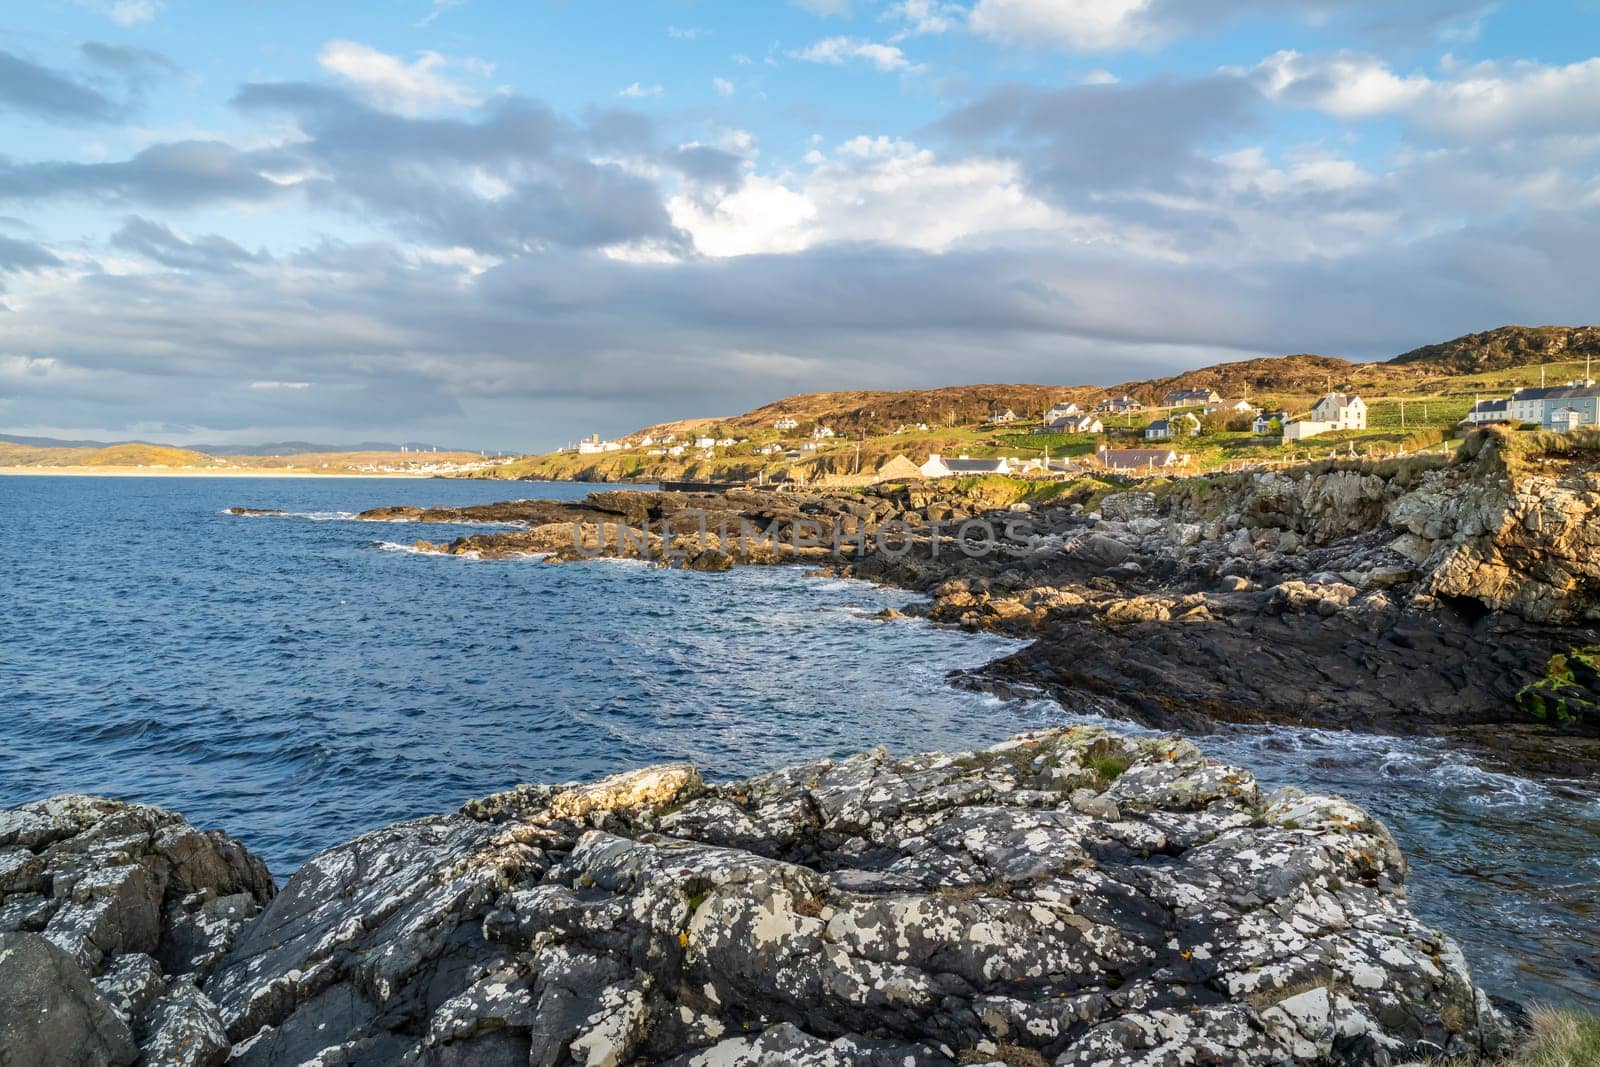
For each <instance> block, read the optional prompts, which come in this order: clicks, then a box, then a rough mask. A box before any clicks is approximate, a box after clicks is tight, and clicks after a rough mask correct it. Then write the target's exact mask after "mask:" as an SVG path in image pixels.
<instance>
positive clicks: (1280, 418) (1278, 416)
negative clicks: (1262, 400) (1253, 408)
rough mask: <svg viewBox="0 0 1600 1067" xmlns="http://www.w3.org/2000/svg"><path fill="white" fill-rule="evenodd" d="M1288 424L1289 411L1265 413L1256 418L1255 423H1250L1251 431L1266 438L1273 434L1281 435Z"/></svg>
mask: <svg viewBox="0 0 1600 1067" xmlns="http://www.w3.org/2000/svg"><path fill="white" fill-rule="evenodd" d="M1288 422H1289V413H1288V412H1287V411H1263V412H1261V413H1260V414H1259V415H1257V416H1256V417H1255V421H1254V422H1252V423H1250V429H1251V430H1252V431H1253V432H1254V433H1256V434H1258V435H1260V436H1263V437H1265V436H1267V435H1268V434H1273V433H1279V434H1281V433H1282V432H1283V428H1284V426H1285V425H1287V424H1288Z"/></svg>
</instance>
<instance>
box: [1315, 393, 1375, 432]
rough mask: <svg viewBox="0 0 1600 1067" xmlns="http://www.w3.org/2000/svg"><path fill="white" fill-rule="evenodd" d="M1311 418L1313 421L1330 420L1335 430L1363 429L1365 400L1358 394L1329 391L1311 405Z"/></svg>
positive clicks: (1365, 413)
mask: <svg viewBox="0 0 1600 1067" xmlns="http://www.w3.org/2000/svg"><path fill="white" fill-rule="evenodd" d="M1311 418H1312V420H1313V421H1315V422H1331V423H1333V426H1334V429H1336V430H1365V429H1366V428H1367V402H1366V401H1365V400H1362V399H1361V398H1360V397H1359V396H1351V395H1349V394H1346V393H1329V394H1328V395H1327V396H1325V397H1323V398H1322V399H1321V400H1318V401H1317V402H1316V404H1315V405H1314V406H1313V407H1312V409H1311Z"/></svg>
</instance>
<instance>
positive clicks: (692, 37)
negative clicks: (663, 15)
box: [667, 26, 711, 41]
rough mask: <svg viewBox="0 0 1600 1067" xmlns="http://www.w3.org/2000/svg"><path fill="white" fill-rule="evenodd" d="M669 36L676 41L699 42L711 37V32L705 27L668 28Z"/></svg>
mask: <svg viewBox="0 0 1600 1067" xmlns="http://www.w3.org/2000/svg"><path fill="white" fill-rule="evenodd" d="M667 36H668V37H671V38H672V39H673V40H674V41H698V40H700V38H702V37H710V36H711V31H710V30H708V29H706V28H705V27H704V26H668V27H667Z"/></svg>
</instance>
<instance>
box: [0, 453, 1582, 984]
mask: <svg viewBox="0 0 1600 1067" xmlns="http://www.w3.org/2000/svg"><path fill="white" fill-rule="evenodd" d="M585 492H587V487H583V486H571V485H530V484H507V483H492V482H487V483H486V482H466V481H410V480H396V479H220V478H217V479H213V478H170V479H169V478H51V477H28V478H0V583H3V584H0V589H3V591H4V594H3V598H0V599H3V601H4V604H3V607H4V610H3V611H0V729H3V730H4V734H5V737H6V744H5V745H4V746H0V806H11V805H15V804H18V803H22V802H25V801H28V800H34V799H37V798H39V797H43V796H48V795H50V794H52V793H57V792H63V791H69V790H70V791H80V792H90V793H99V794H104V795H109V796H118V797H124V798H128V799H136V800H142V801H148V802H151V803H156V804H160V805H163V806H165V807H169V808H173V809H175V810H177V811H180V812H183V813H184V814H185V815H186V816H188V817H189V818H190V819H191V820H192V821H194V822H195V823H197V824H198V825H201V826H204V827H220V828H224V829H226V830H228V831H229V832H230V833H232V834H234V835H235V836H237V837H239V838H240V839H241V840H243V841H244V842H245V844H247V845H248V846H249V847H250V848H252V849H254V850H255V851H257V852H259V853H260V854H261V855H263V856H264V857H265V858H266V859H267V860H268V862H269V863H270V864H271V866H272V868H273V870H274V873H275V874H276V875H277V876H278V878H279V879H280V881H281V880H282V879H283V878H284V877H285V876H287V875H288V874H289V873H290V872H291V871H292V870H293V869H294V868H295V866H297V865H298V864H299V863H301V862H302V861H303V860H304V859H305V858H306V857H307V856H309V855H310V854H312V853H313V852H315V851H317V850H319V849H321V848H324V847H326V846H328V845H331V844H335V843H337V842H339V841H343V840H346V839H348V838H350V837H352V836H354V835H356V834H358V833H361V832H363V831H365V830H370V829H372V828H374V827H377V826H380V825H383V824H385V823H388V822H392V821H394V820H397V819H404V818H410V817H414V816H419V815H429V814H437V813H442V812H447V811H450V810H453V809H454V808H455V807H457V806H458V805H459V804H461V803H462V802H463V801H464V800H466V799H468V798H470V797H474V796H481V795H483V794H486V793H489V792H493V791H495V790H497V789H502V788H505V787H507V786H510V785H513V784H515V783H517V782H522V781H564V780H569V779H575V778H587V777H594V776H597V775H600V774H604V773H609V772H612V771H615V770H619V769H623V768H627V767H635V766H642V765H646V764H650V763H658V762H662V761H664V760H671V759H689V760H692V761H694V762H695V763H697V764H698V765H699V766H701V767H702V768H703V769H704V770H705V772H706V773H707V774H708V775H710V776H715V777H731V776H736V775H737V776H742V775H747V774H753V773H757V772H759V771H762V770H766V769H770V768H772V767H777V766H781V765H783V764H786V763H792V762H796V761H799V760H804V759H811V758H815V757H817V756H825V755H826V756H833V755H844V754H848V753H851V752H856V751H860V750H862V749H866V748H870V747H872V746H874V745H879V744H882V745H885V746H887V747H888V748H889V749H891V750H892V751H896V752H915V751H925V750H930V749H960V748H970V747H974V746H981V745H987V744H992V743H994V742H996V741H999V740H1002V739H1003V738H1005V737H1007V736H1009V735H1011V734H1013V733H1016V732H1018V731H1020V730H1025V729H1031V728H1035V727H1039V726H1045V725H1056V724H1065V723H1070V722H1075V721H1084V719H1085V718H1086V717H1085V716H1080V715H1077V714H1075V713H1073V711H1071V710H1070V709H1063V708H1061V707H1059V706H1058V705H1055V704H1052V703H1048V702H1042V701H1035V702H1022V701H1000V700H996V699H994V698H991V697H985V696H981V695H978V694H974V693H970V692H966V691H964V690H960V689H956V688H953V687H951V686H949V685H948V684H946V681H945V676H946V674H947V672H949V671H950V670H952V669H956V668H963V667H972V666H976V665H978V664H981V663H984V662H987V661H988V660H991V659H993V658H996V657H997V656H999V655H1002V654H1004V653H1005V652H1007V651H1009V650H1011V649H1012V648H1013V647H1014V644H1013V643H1012V642H1010V641H1007V640H1005V639H1002V638H997V637H993V636H974V635H968V634H963V633H959V632H955V631H950V630H940V629H936V628H933V627H930V626H927V625H925V624H922V623H918V622H912V621H906V620H901V621H894V622H887V623H886V622H879V621H875V620H871V619H868V618H865V617H864V616H865V615H868V614H870V613H872V612H876V611H878V610H879V609H881V608H883V607H886V606H901V605H904V604H905V603H906V602H907V601H908V600H909V599H910V597H909V596H908V595H907V594H904V593H902V592H899V591H895V590H879V589H875V588H873V587H871V586H868V585H865V584H862V583H857V582H845V581H837V580H821V579H810V578H806V577H804V576H803V574H802V573H801V572H800V570H799V569H796V568H768V569H762V568H752V569H743V570H738V571H735V572H733V573H730V574H724V575H703V574H691V573H681V572H672V571H661V570H655V569H652V568H649V567H645V566H642V565H639V564H627V563H612V562H595V563H584V564H569V565H560V566H551V565H547V564H542V563H538V562H534V561H509V562H479V561H473V560H466V559H460V558H443V557H437V556H429V555H420V554H416V553H412V552H408V551H396V550H395V549H404V547H405V546H407V545H409V544H410V543H411V542H412V541H414V540H416V539H417V538H428V539H433V540H437V539H448V538H450V537H454V536H457V535H459V534H460V533H462V532H464V531H463V529H462V528H460V527H438V526H421V525H416V524H405V523H399V524H383V525H378V524H370V523H358V522H355V521H352V518H353V515H354V513H356V512H358V511H360V510H362V509H364V508H368V507H375V506H379V505H385V504H424V505H427V504H437V505H461V504H470V503H486V502H490V501H496V500H504V499H507V498H509V497H513V496H517V495H523V496H534V495H538V496H552V497H562V498H577V497H581V496H582V495H584V493H585ZM232 505H243V506H251V507H275V508H282V509H284V510H287V511H291V512H294V513H295V514H293V515H288V516H262V517H240V516H231V515H225V514H223V513H222V511H223V509H224V508H227V507H229V506H232ZM1109 725H1112V726H1114V727H1116V728H1119V729H1124V730H1128V729H1131V728H1130V727H1128V726H1127V725H1126V724H1114V723H1113V724H1109ZM1201 744H1202V746H1203V747H1204V748H1205V749H1206V750H1207V751H1208V752H1209V753H1210V754H1212V755H1214V756H1217V757H1219V758H1222V759H1225V760H1227V761H1229V762H1233V763H1237V764H1240V765H1242V766H1246V767H1249V768H1250V769H1252V770H1253V771H1255V772H1256V773H1257V775H1258V776H1259V777H1260V778H1261V779H1262V781H1263V783H1264V784H1265V785H1268V786H1272V787H1276V786H1279V785H1289V784H1293V785H1299V786H1302V787H1305V788H1308V789H1315V790H1322V791H1330V792H1338V793H1342V794H1344V795H1345V796H1348V797H1350V798H1352V799H1353V800H1356V801H1357V802H1359V803H1360V804H1362V805H1364V806H1365V807H1367V808H1368V809H1369V810H1371V811H1373V812H1374V813H1375V814H1377V815H1378V816H1380V817H1381V818H1382V819H1384V820H1385V822H1387V823H1388V825H1389V826H1390V828H1391V829H1392V830H1393V831H1394V832H1395V835H1396V837H1397V838H1398V839H1399V841H1400V844H1401V846H1402V848H1403V849H1404V850H1405V852H1406V854H1407V856H1408V857H1409V858H1410V860H1411V862H1412V875H1411V893H1412V898H1413V901H1414V903H1415V905H1416V907H1417V910H1418V911H1419V912H1420V913H1421V914H1422V915H1424V916H1425V917H1426V918H1428V919H1429V920H1430V921H1432V922H1435V923H1437V924H1439V925H1441V926H1443V927H1444V928H1445V929H1446V930H1448V931H1449V932H1450V933H1451V934H1453V935H1454V936H1455V937H1456V938H1457V939H1458V940H1459V941H1460V942H1461V943H1462V946H1463V948H1464V949H1465V951H1466V953H1467V956H1468V959H1469V960H1470V961H1471V962H1472V964H1473V966H1474V969H1475V972H1476V974H1477V976H1478V978H1479V980H1480V981H1481V982H1482V983H1483V984H1484V985H1486V986H1487V987H1488V988H1489V989H1490V990H1491V991H1493V992H1496V993H1501V994H1504V995H1507V996H1513V997H1516V998H1519V999H1523V1000H1559V1001H1586V1000H1587V1001H1594V1000H1600V802H1597V800H1596V798H1594V797H1592V796H1589V795H1586V794H1583V793H1574V792H1572V791H1568V790H1563V789H1561V788H1559V786H1557V787H1552V786H1551V785H1547V784H1542V783H1535V782H1531V781H1527V780H1525V779H1521V778H1516V777H1512V776H1508V775H1500V774H1494V773H1490V772H1488V771H1485V770H1483V769H1481V768H1478V767H1476V766H1474V765H1472V764H1471V763H1470V762H1468V761H1465V760H1463V759H1462V758H1461V757H1460V756H1459V755H1458V754H1456V753H1454V752H1453V751H1452V750H1451V749H1450V748H1449V746H1448V745H1446V744H1443V743H1435V742H1428V741H1417V740H1410V739H1396V738H1383V737H1369V736H1363V735H1351V734H1342V733H1334V732H1327V731H1317V730H1289V729H1272V730H1229V731H1226V732H1223V733H1219V734H1214V735H1210V736H1208V737H1205V738H1203V739H1201Z"/></svg>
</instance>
